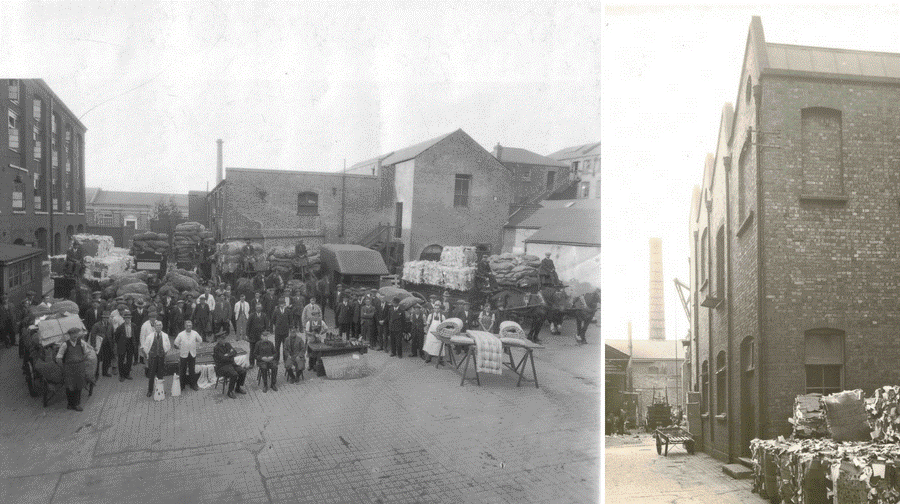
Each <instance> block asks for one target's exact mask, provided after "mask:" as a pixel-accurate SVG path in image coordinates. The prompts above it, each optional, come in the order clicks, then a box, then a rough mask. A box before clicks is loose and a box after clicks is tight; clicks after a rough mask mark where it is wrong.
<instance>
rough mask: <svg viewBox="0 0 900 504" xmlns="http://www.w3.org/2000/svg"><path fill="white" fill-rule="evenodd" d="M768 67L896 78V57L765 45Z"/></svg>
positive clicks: (899, 66) (899, 60) (899, 57)
mask: <svg viewBox="0 0 900 504" xmlns="http://www.w3.org/2000/svg"><path fill="white" fill-rule="evenodd" d="M766 53H767V54H768V57H769V66H768V68H771V69H777V70H787V71H792V72H804V73H807V72H808V73H824V74H838V75H848V76H851V75H852V76H862V77H878V78H889V79H900V54H896V53H885V52H872V51H856V50H850V49H831V48H825V47H808V46H798V45H790V44H774V43H769V42H767V43H766Z"/></svg>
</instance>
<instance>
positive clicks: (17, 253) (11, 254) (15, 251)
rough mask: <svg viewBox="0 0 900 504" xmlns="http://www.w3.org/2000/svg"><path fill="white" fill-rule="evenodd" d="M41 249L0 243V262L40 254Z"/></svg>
mask: <svg viewBox="0 0 900 504" xmlns="http://www.w3.org/2000/svg"><path fill="white" fill-rule="evenodd" d="M41 251H42V249H39V248H34V247H26V246H24V245H12V244H10V243H0V263H8V262H13V261H16V260H18V259H22V258H25V257H29V256H33V255H36V254H40V253H41Z"/></svg>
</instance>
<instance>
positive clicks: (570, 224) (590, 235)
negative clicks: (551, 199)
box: [520, 208, 600, 247]
mask: <svg viewBox="0 0 900 504" xmlns="http://www.w3.org/2000/svg"><path fill="white" fill-rule="evenodd" d="M542 210H543V211H549V212H552V215H553V217H552V218H551V219H552V220H551V221H550V222H548V223H546V224H544V225H542V226H541V228H540V229H538V230H537V231H535V232H534V234H532V235H531V236H529V237H528V238H526V239H525V243H559V244H566V245H587V246H594V247H599V246H600V211H599V210H592V209H588V208H565V209H559V210H556V209H542ZM539 213H540V211H538V212H536V213H535V215H533V216H531V218H530V219H526V220H525V222H523V223H522V224H521V225H520V227H528V224H529V223H530V222H531V220H532V219H535V216H537V214H539ZM544 218H546V217H544ZM535 220H537V219H535Z"/></svg>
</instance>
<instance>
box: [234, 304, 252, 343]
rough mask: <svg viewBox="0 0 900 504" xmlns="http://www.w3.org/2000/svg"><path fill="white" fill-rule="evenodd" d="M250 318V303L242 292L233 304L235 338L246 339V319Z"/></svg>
mask: <svg viewBox="0 0 900 504" xmlns="http://www.w3.org/2000/svg"><path fill="white" fill-rule="evenodd" d="M248 320H250V303H248V302H247V297H246V296H245V295H244V294H243V293H242V294H241V300H240V301H238V302H237V303H235V304H234V327H235V329H236V330H237V338H235V339H237V340H245V339H247V321H248Z"/></svg>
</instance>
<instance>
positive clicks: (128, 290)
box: [116, 282, 150, 296]
mask: <svg viewBox="0 0 900 504" xmlns="http://www.w3.org/2000/svg"><path fill="white" fill-rule="evenodd" d="M125 294H143V295H145V296H149V295H150V289H148V288H147V284H145V283H144V282H136V283H130V284H128V285H123V286H121V287H119V288H118V289H117V290H116V295H117V296H124V295H125Z"/></svg>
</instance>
